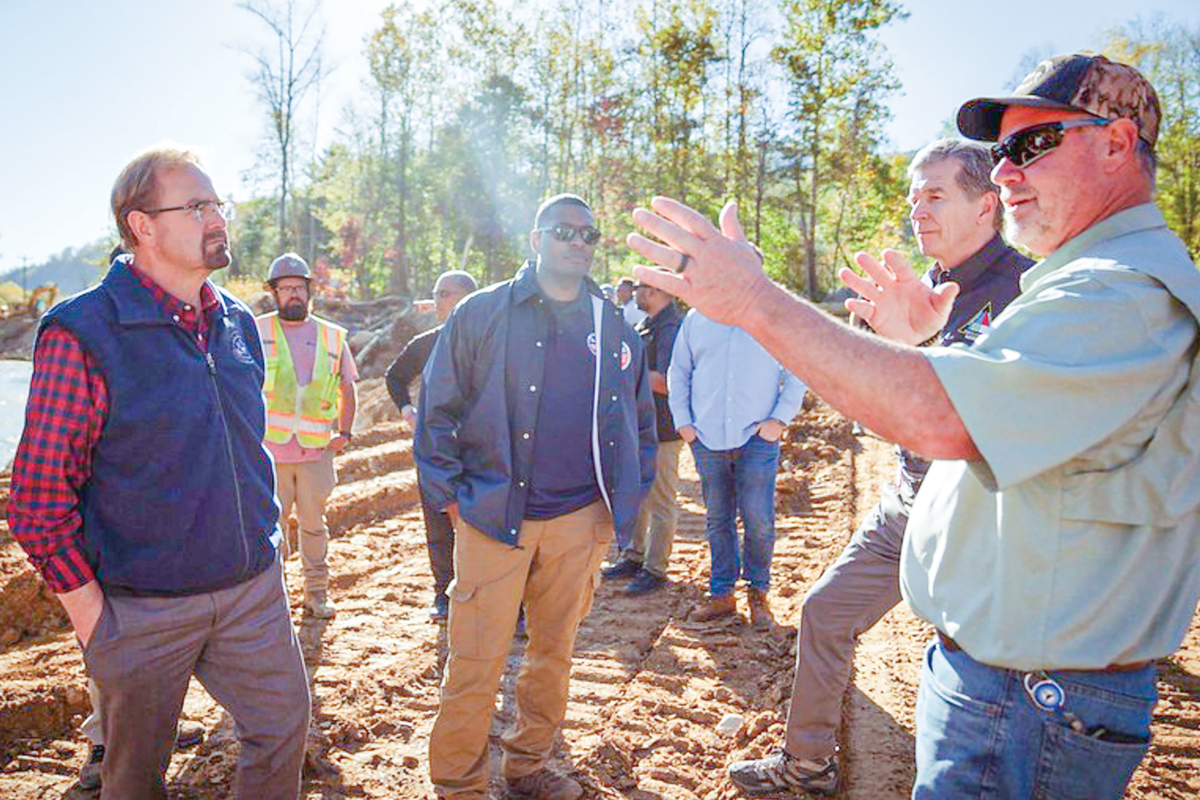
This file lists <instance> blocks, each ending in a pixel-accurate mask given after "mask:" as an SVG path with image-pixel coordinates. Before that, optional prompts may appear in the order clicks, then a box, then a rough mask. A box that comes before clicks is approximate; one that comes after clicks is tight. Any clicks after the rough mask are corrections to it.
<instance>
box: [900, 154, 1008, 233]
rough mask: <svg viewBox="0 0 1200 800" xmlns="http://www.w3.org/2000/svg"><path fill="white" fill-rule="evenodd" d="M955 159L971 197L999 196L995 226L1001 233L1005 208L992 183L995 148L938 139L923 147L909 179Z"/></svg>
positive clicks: (959, 180) (997, 198)
mask: <svg viewBox="0 0 1200 800" xmlns="http://www.w3.org/2000/svg"><path fill="white" fill-rule="evenodd" d="M950 158H952V159H954V160H955V161H957V162H958V163H959V166H960V167H962V168H961V169H960V170H959V171H958V185H959V188H961V189H962V190H963V191H964V192H966V193H967V197H969V198H971V199H972V200H975V199H977V198H979V197H982V196H983V195H985V194H989V193H990V194H994V195H996V200H997V202H996V213H995V218H994V219H993V220H992V227H994V228H995V229H996V230H997V231H999V230H1000V229H1001V228H1002V227H1003V225H1004V207H1003V206H1002V205H1001V204H1000V202H999V196H1000V188H999V187H998V186H996V184H994V183H992V167H993V166H995V165H994V164H993V163H992V152H991V148H989V147H988V146H987V145H984V144H980V143H979V142H974V141H971V140H969V139H953V138H946V139H938V140H937V141H935V142H930V143H929V144H927V145H925V146H924V147H922V148H921V149H920V150H918V151H917V154H916V155H915V156H913V160H912V163H910V164H909V165H908V177H909V180H911V179H912V178H913V176H914V175H916V173H917V170H919V169H920V168H921V167H923V166H925V165H926V164H937V163H939V162H941V161H945V160H947V159H950Z"/></svg>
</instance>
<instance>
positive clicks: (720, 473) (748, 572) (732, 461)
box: [692, 435, 779, 597]
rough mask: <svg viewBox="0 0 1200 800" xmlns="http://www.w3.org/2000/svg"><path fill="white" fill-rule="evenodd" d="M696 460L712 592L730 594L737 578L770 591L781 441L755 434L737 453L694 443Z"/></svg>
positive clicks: (713, 593) (755, 587)
mask: <svg viewBox="0 0 1200 800" xmlns="http://www.w3.org/2000/svg"><path fill="white" fill-rule="evenodd" d="M692 455H693V456H694V457H695V459H696V471H697V472H699V473H700V485H701V487H702V488H703V490H704V505H705V506H706V507H707V513H706V514H705V517H704V528H705V533H706V534H707V535H708V547H709V555H710V557H711V559H712V569H711V572H710V575H709V581H708V590H709V593H710V594H711V595H712V596H713V597H722V596H724V595H727V594H730V593H731V592H733V590H734V587H735V586H736V585H737V580H738V575H739V574H740V575H741V577H743V578H745V580H746V582H747V583H749V584H750V586H751V587H752V588H754V589H758V590H759V591H763V592H765V591H767V589H769V588H770V586H771V557H772V555H773V554H774V552H775V473H776V471H777V470H778V468H779V442H777V441H776V442H768V441H767V440H766V439H763V438H762V437H760V436H757V435H755V436H751V437H750V440H749V441H747V442H746V443H745V444H744V445H742V446H741V447H737V448H734V449H733V450H709V449H708V448H707V447H705V446H704V445H703V444H702V443H701V442H700V440H699V439H696V440H695V441H693V442H692ZM739 512H740V513H741V517H742V525H743V526H744V527H745V529H746V542H745V546H744V547H741V548H739V546H738V532H737V518H738V513H739ZM739 551H740V552H739Z"/></svg>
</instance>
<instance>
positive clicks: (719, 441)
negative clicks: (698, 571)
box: [667, 310, 805, 627]
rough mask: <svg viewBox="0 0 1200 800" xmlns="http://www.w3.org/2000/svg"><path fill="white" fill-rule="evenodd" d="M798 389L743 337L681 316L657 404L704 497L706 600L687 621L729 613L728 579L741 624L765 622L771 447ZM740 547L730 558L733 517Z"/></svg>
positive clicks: (773, 466) (774, 458)
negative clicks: (740, 603) (684, 447)
mask: <svg viewBox="0 0 1200 800" xmlns="http://www.w3.org/2000/svg"><path fill="white" fill-rule="evenodd" d="M804 392H805V386H804V384H803V383H801V382H800V379H799V378H797V377H796V376H795V375H793V374H792V373H790V372H788V371H787V370H785V369H784V368H783V367H782V366H781V365H780V364H779V362H778V361H776V360H775V358H774V357H773V356H771V355H770V354H768V353H767V351H766V350H764V349H763V346H762V345H760V344H759V343H758V342H756V341H755V340H754V338H753V337H752V336H750V334H748V333H746V332H745V331H744V330H742V329H741V328H737V327H734V326H732V325H723V324H721V323H719V322H714V321H712V320H711V319H709V318H708V317H706V316H704V315H703V314H701V313H700V312H698V311H695V310H692V311H690V312H688V315H687V317H686V318H685V319H684V320H683V325H682V326H681V327H680V328H679V335H678V336H677V337H676V339H675V349H674V350H673V351H672V353H671V366H670V368H669V369H668V370H667V398H668V401H669V402H670V406H671V415H672V417H673V418H674V420H675V426H676V427H677V428H678V430H679V435H680V436H682V437H683V439H684V441H686V442H688V444H690V445H691V447H692V455H693V457H694V458H695V459H696V471H697V472H699V473H700V483H701V486H702V487H703V489H704V505H705V506H706V508H707V514H706V515H705V530H706V533H707V536H708V545H709V551H710V557H711V562H712V566H711V570H710V575H709V584H708V588H709V596H708V599H707V600H706V601H705V602H704V603H702V604H701V605H699V606H697V607H696V608H695V609H693V611H692V614H691V618H692V619H694V620H699V621H705V620H711V619H717V618H718V617H725V616H730V615H732V614H736V613H737V602H736V600H735V599H734V595H733V590H734V588H735V587H736V585H737V580H738V575H739V573H740V575H741V576H742V577H743V578H745V579H746V581H747V582H748V583H749V584H750V589H749V606H750V621H751V622H752V623H753V624H754V625H756V626H759V627H763V626H767V625H770V623H771V622H772V621H773V619H772V617H771V611H770V608H769V607H768V606H767V590H768V589H769V588H770V585H771V555H772V553H773V552H774V549H775V472H776V470H777V469H778V467H779V437H780V435H781V434H782V433H783V429H784V428H785V427H787V423H788V422H790V421H791V419H792V417H794V416H796V412H797V411H799V410H800V403H801V402H802V401H803V400H804ZM739 509H740V510H741V514H742V523H743V525H744V526H745V529H746V542H745V546H744V548H742V553H741V554H739V552H738V551H739V547H738V535H737V514H738V510H739Z"/></svg>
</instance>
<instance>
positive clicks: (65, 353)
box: [8, 268, 217, 594]
mask: <svg viewBox="0 0 1200 800" xmlns="http://www.w3.org/2000/svg"><path fill="white" fill-rule="evenodd" d="M133 274H134V275H135V276H136V277H137V279H138V281H139V282H140V283H141V284H142V285H143V286H145V287H146V288H147V289H149V290H150V293H151V294H152V295H153V296H154V299H155V301H156V302H157V303H158V305H159V307H160V308H161V309H162V312H163V314H164V315H166V316H167V317H170V318H171V319H172V320H173V321H174V322H175V324H177V325H178V326H179V327H180V328H182V329H183V330H184V331H185V332H186V333H187V334H188V336H189V337H190V338H191V339H192V340H193V341H195V342H196V346H197V347H199V348H200V350H201V351H207V349H208V314H209V312H211V311H212V309H213V308H214V307H215V306H216V305H217V294H216V292H215V291H213V288H212V286H211V285H209V284H207V283H205V284H204V285H203V286H202V287H201V289H200V305H201V308H202V311H197V310H196V308H195V307H193V306H191V305H189V304H187V303H184V302H183V301H182V300H179V299H178V298H176V297H173V296H171V295H169V294H167V293H166V292H165V291H164V290H163V289H162V288H161V287H160V286H159V285H158V284H156V283H154V281H152V280H151V279H150V278H149V277H148V276H147V275H145V274H144V273H142V272H141V271H140V270H138V269H136V268H135V269H134V270H133ZM107 418H108V386H107V385H106V384H105V382H104V375H103V374H102V373H101V372H100V369H99V366H98V365H97V363H96V361H95V359H93V358H92V356H91V355H90V354H88V353H87V351H85V350H84V349H83V346H82V345H81V344H80V343H79V340H78V339H77V338H75V335H74V334H73V333H71V332H70V331H68V330H66V329H65V328H62V327H59V326H56V325H51V326H49V327H47V328H46V330H45V331H43V332H42V335H41V336H39V337H38V341H37V345H36V346H35V347H34V351H33V380H32V382H31V383H30V386H29V400H28V403H27V404H26V407H25V431H24V433H23V434H22V435H21V443H20V444H19V445H18V446H17V455H16V458H15V459H14V461H13V470H12V491H11V494H10V496H9V500H8V525H9V527H10V528H11V529H12V537H13V538H14V539H16V540H17V543H18V544H20V545H21V547H22V548H24V550H25V553H26V555H28V556H29V560H30V561H31V562H32V563H33V565H34V567H36V568H37V569H38V570H39V571H40V572H41V573H42V577H43V578H45V580H46V583H47V584H48V585H49V586H50V588H51V589H52V590H53V591H54V592H56V593H59V594H63V593H65V592H69V591H71V590H72V589H78V588H79V587H81V586H83V585H84V584H86V583H88V582H89V581H92V580H95V577H96V576H95V574H94V573H93V572H92V568H91V566H90V565H89V564H88V563H87V559H86V558H84V555H83V516H82V514H81V513H80V509H79V502H80V501H79V492H80V490H81V489H82V488H83V485H84V484H85V483H87V482H88V479H89V478H91V475H92V450H93V449H94V448H95V446H96V444H97V442H99V441H100V437H101V435H102V434H103V431H104V422H105V420H106V419H107Z"/></svg>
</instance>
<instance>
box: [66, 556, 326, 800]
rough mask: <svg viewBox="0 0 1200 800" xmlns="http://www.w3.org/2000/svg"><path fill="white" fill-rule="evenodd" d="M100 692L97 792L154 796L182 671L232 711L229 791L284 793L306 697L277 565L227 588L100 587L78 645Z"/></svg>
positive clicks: (300, 754)
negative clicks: (161, 593)
mask: <svg viewBox="0 0 1200 800" xmlns="http://www.w3.org/2000/svg"><path fill="white" fill-rule="evenodd" d="M83 657H84V661H85V663H86V664H87V670H88V674H89V675H90V676H91V677H92V680H94V681H95V682H96V685H97V687H99V689H100V692H99V695H100V698H99V699H100V709H99V712H100V718H101V720H102V724H103V728H104V743H105V753H104V766H103V769H102V771H101V779H102V782H103V787H102V789H101V795H100V796H101V798H102V800H165V798H166V797H167V793H166V789H165V787H164V775H165V773H166V770H167V766H168V764H169V763H170V759H171V750H172V748H173V747H174V744H175V727H176V724H177V722H178V720H179V712H180V711H181V710H182V708H183V700H184V695H185V694H186V692H187V686H188V679H189V678H190V677H191V675H193V674H194V675H195V676H196V678H197V679H199V681H200V682H201V684H203V685H204V688H206V689H207V690H208V692H209V694H211V695H212V696H213V697H214V698H215V699H216V700H217V702H218V703H220V704H221V705H222V706H224V708H225V710H226V711H228V712H229V714H230V716H231V717H233V721H234V725H235V729H236V730H237V734H238V739H239V740H240V742H241V745H242V748H241V757H240V759H239V761H238V770H237V777H236V785H235V788H234V791H233V793H232V794H231V795H230V796H231V797H233V798H235V799H236V800H295V798H297V797H298V796H299V794H300V768H301V766H302V763H303V760H304V748H305V742H306V738H307V732H308V718H309V707H310V706H309V696H308V680H307V675H306V673H305V669H304V660H303V658H302V656H301V654H300V642H299V640H298V639H297V638H296V632H295V630H294V629H293V628H292V620H291V615H290V613H289V611H288V604H287V596H286V594H285V592H284V587H283V567H282V564H281V562H280V560H279V559H278V558H277V559H276V561H275V563H274V564H272V565H271V567H269V568H268V569H267V570H266V571H264V572H263V573H262V574H261V575H258V576H257V577H255V578H252V579H251V580H248V581H246V582H245V583H242V584H239V585H237V586H233V587H231V588H229V589H222V590H221V591H217V592H211V593H208V594H198V595H187V596H182V597H118V596H106V597H105V598H104V609H103V611H102V612H101V615H100V619H99V621H98V622H97V623H96V630H95V632H94V633H93V634H92V639H91V641H89V642H88V646H87V647H86V648H84V650H83Z"/></svg>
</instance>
